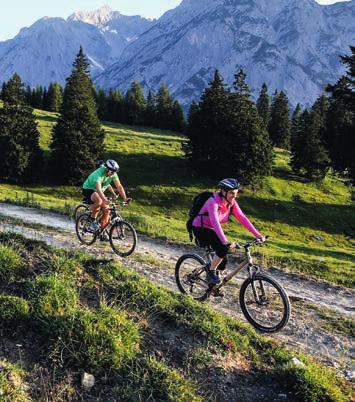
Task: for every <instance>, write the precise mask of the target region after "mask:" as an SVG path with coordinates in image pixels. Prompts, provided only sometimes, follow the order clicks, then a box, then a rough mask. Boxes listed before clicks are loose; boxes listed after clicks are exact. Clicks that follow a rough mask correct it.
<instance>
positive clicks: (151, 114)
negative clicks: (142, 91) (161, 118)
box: [144, 91, 157, 127]
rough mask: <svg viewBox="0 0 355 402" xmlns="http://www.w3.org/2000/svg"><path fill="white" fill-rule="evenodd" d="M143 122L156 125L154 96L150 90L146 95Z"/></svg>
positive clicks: (151, 125)
mask: <svg viewBox="0 0 355 402" xmlns="http://www.w3.org/2000/svg"><path fill="white" fill-rule="evenodd" d="M144 124H145V125H146V126H149V127H156V124H157V105H156V96H155V94H154V93H153V92H152V91H149V92H148V96H147V104H146V107H145V110H144Z"/></svg>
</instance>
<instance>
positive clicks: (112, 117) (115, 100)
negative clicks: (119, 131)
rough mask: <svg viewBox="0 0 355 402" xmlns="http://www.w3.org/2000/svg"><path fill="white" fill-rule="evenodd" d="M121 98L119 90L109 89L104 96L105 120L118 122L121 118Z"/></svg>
mask: <svg viewBox="0 0 355 402" xmlns="http://www.w3.org/2000/svg"><path fill="white" fill-rule="evenodd" d="M122 108H123V98H122V95H121V92H120V91H119V90H113V89H110V90H109V93H108V96H107V98H106V113H107V117H106V120H108V121H114V122H120V121H121V119H122Z"/></svg>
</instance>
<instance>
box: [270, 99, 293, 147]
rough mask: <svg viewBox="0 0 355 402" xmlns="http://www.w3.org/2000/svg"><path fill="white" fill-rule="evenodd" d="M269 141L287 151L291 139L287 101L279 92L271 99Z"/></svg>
mask: <svg viewBox="0 0 355 402" xmlns="http://www.w3.org/2000/svg"><path fill="white" fill-rule="evenodd" d="M269 134H270V138H271V141H272V142H273V144H274V145H275V146H277V147H280V148H284V149H289V147H290V138H291V123H290V118H289V107H288V99H287V96H286V94H285V93H284V92H283V91H281V92H280V93H278V94H276V95H275V96H274V98H273V101H272V105H271V113H270V122H269Z"/></svg>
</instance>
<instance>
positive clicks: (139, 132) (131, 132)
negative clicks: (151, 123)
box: [103, 122, 184, 142]
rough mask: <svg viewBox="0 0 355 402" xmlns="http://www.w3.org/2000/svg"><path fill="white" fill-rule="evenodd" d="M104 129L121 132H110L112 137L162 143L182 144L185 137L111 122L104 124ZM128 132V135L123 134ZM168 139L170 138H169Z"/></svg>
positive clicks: (166, 131) (154, 129) (149, 128)
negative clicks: (117, 136) (136, 138)
mask: <svg viewBox="0 0 355 402" xmlns="http://www.w3.org/2000/svg"><path fill="white" fill-rule="evenodd" d="M103 124H104V128H108V129H111V130H120V132H119V133H117V132H112V131H110V134H112V135H115V134H116V135H119V136H125V137H127V138H129V139H132V137H134V138H135V137H138V138H142V139H151V140H158V141H162V142H182V141H184V135H183V134H180V133H176V132H174V131H169V130H160V129H158V128H152V127H141V126H125V125H119V124H115V123H110V122H104V123H103ZM124 130H126V133H124V132H122V131H124ZM167 137H168V138H167Z"/></svg>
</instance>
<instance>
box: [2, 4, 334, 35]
mask: <svg viewBox="0 0 355 402" xmlns="http://www.w3.org/2000/svg"><path fill="white" fill-rule="evenodd" d="M181 1H182V0H102V1H101V0H59V1H53V0H52V1H48V0H6V1H3V2H2V3H5V4H1V5H0V41H3V40H6V39H11V38H13V37H14V36H15V35H16V34H17V33H18V31H19V30H20V29H21V28H23V27H26V26H27V27H28V26H30V25H31V24H33V23H34V22H35V21H37V20H38V19H40V18H42V17H44V16H48V17H63V18H67V17H68V16H69V15H70V14H72V13H73V12H75V11H80V10H94V9H96V8H99V7H100V6H102V5H104V4H108V5H109V6H110V7H111V8H112V9H113V10H117V11H120V12H121V13H122V14H125V15H137V14H138V15H142V16H144V17H149V18H157V17H160V16H161V15H162V14H163V13H164V12H165V11H167V10H170V9H172V8H174V7H176V6H177V5H179V4H180V3H181ZM295 1H297V0H295ZM317 2H318V3H321V4H331V3H336V2H337V1H336V0H317Z"/></svg>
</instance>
